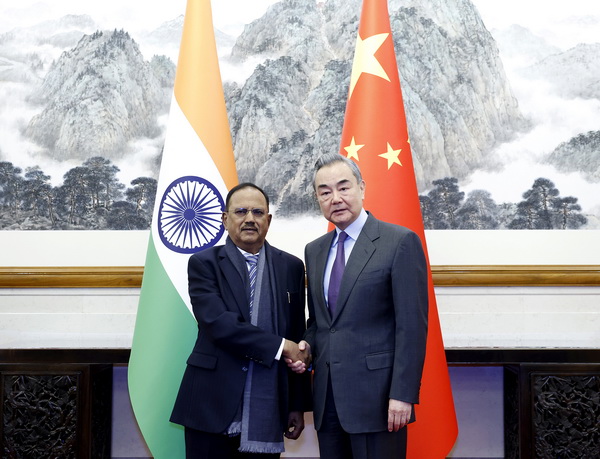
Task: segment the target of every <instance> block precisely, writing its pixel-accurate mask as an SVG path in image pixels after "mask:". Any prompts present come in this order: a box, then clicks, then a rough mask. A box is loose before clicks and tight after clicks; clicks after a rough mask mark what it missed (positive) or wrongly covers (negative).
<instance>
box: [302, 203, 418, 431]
mask: <svg viewBox="0 0 600 459" xmlns="http://www.w3.org/2000/svg"><path fill="white" fill-rule="evenodd" d="M334 235H335V231H332V232H330V233H328V234H325V235H324V236H322V237H320V238H319V239H316V240H315V241H313V242H311V243H309V244H308V245H307V246H306V253H305V261H306V268H307V273H308V308H309V320H308V326H309V327H308V330H307V332H306V334H305V339H306V341H307V342H308V343H309V344H310V345H311V348H312V352H313V358H314V360H313V362H314V417H315V427H316V428H317V429H320V427H321V423H322V420H323V409H324V405H325V394H326V390H327V379H328V377H329V376H330V377H331V384H332V387H333V393H334V398H335V404H336V407H337V411H338V416H339V419H340V422H341V424H342V427H343V428H344V429H345V430H346V431H347V432H349V433H366V432H381V431H385V430H387V419H388V415H387V410H388V401H389V399H390V398H393V399H397V400H402V401H405V402H409V403H418V401H419V387H420V381H421V374H422V370H423V361H424V358H425V343H426V335H427V310H428V302H427V296H428V291H427V290H428V289H427V277H428V276H427V264H426V261H425V256H424V253H423V249H422V246H421V241H420V239H419V237H418V236H417V235H416V234H415V233H413V232H412V231H410V230H409V229H407V228H404V227H401V226H398V225H392V224H389V223H385V222H382V221H379V220H377V219H375V218H374V217H373V216H371V215H369V217H368V219H367V221H366V223H365V225H364V227H363V229H362V231H361V233H360V235H359V237H358V239H357V240H356V243H355V245H354V248H353V250H352V253H351V255H350V258H349V259H348V263H347V265H346V269H345V271H344V276H343V278H342V284H341V287H340V293H339V297H338V305H337V311H336V315H335V317H333V318H332V317H331V316H330V314H329V310H328V309H327V306H326V302H325V296H324V293H323V276H324V272H325V265H326V262H327V256H328V254H329V248H330V246H331V243H332V241H333V238H334Z"/></svg>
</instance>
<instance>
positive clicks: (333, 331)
mask: <svg viewBox="0 0 600 459" xmlns="http://www.w3.org/2000/svg"><path fill="white" fill-rule="evenodd" d="M336 331H337V330H336V329H335V328H332V329H330V330H329V333H335V332H336Z"/></svg>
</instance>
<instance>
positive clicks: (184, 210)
mask: <svg viewBox="0 0 600 459" xmlns="http://www.w3.org/2000/svg"><path fill="white" fill-rule="evenodd" d="M224 207H225V205H224V203H223V198H222V197H221V194H220V193H219V191H218V190H217V189H216V188H215V186H214V185H213V184H212V183H210V182H209V181H207V180H204V179H203V178H200V177H193V176H188V177H181V178H178V179H177V180H175V181H174V182H173V183H171V184H170V185H169V186H168V187H167V189H166V190H165V193H164V195H163V197H162V200H161V202H160V209H159V213H158V233H159V234H160V238H161V240H162V242H163V244H164V245H165V246H167V247H168V248H169V249H171V250H173V251H175V252H179V253H195V252H198V251H199V250H202V249H207V248H208V247H212V246H213V245H215V244H216V243H217V242H218V241H219V240H220V239H221V236H223V233H224V231H225V228H223V223H222V222H221V214H222V211H223V208H224Z"/></svg>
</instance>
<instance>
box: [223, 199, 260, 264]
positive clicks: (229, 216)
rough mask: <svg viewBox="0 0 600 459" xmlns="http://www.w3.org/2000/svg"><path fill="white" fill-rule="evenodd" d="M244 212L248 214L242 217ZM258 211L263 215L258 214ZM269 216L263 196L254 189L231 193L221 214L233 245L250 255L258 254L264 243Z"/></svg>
mask: <svg viewBox="0 0 600 459" xmlns="http://www.w3.org/2000/svg"><path fill="white" fill-rule="evenodd" d="M244 210H247V211H248V212H247V213H246V215H243V212H244ZM260 210H262V211H263V215H262V216H261V215H257V214H259V213H260V212H259V211H260ZM270 224H271V214H269V209H268V208H267V201H266V199H265V197H264V196H263V194H262V193H261V192H260V191H258V190H257V189H255V188H242V189H241V190H238V191H236V192H235V193H233V195H232V196H231V198H230V200H229V208H228V209H227V211H225V212H223V225H224V226H225V229H226V230H227V232H228V233H229V237H230V238H231V240H232V241H233V243H234V244H235V245H236V246H238V247H239V248H240V249H243V250H245V251H246V252H250V253H258V251H259V250H260V248H261V247H262V246H263V244H264V243H265V238H266V237H267V231H268V230H269V225H270Z"/></svg>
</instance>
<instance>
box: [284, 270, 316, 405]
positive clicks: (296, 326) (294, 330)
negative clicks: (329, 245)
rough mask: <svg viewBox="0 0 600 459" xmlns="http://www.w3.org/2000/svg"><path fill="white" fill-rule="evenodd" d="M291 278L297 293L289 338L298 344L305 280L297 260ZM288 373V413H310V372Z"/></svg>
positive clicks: (302, 323) (302, 324)
mask: <svg viewBox="0 0 600 459" xmlns="http://www.w3.org/2000/svg"><path fill="white" fill-rule="evenodd" d="M292 273H293V274H292V277H291V279H290V281H291V283H292V286H293V287H292V289H291V291H293V292H298V294H294V295H293V296H292V297H291V304H290V308H291V311H290V313H291V315H290V321H291V322H290V336H288V337H287V338H288V339H291V340H292V341H294V342H296V343H297V342H299V341H300V340H301V339H302V337H303V335H304V332H305V331H306V312H305V309H306V308H305V305H306V293H305V292H306V288H305V287H306V278H305V272H304V265H303V264H302V262H301V261H299V260H298V263H297V264H295V267H294V269H293V270H292ZM287 371H288V382H289V395H290V397H289V411H302V412H306V411H311V410H312V393H311V386H310V383H311V382H310V377H311V375H310V372H308V371H306V372H304V373H302V374H296V373H294V372H293V371H291V370H289V369H287Z"/></svg>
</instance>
